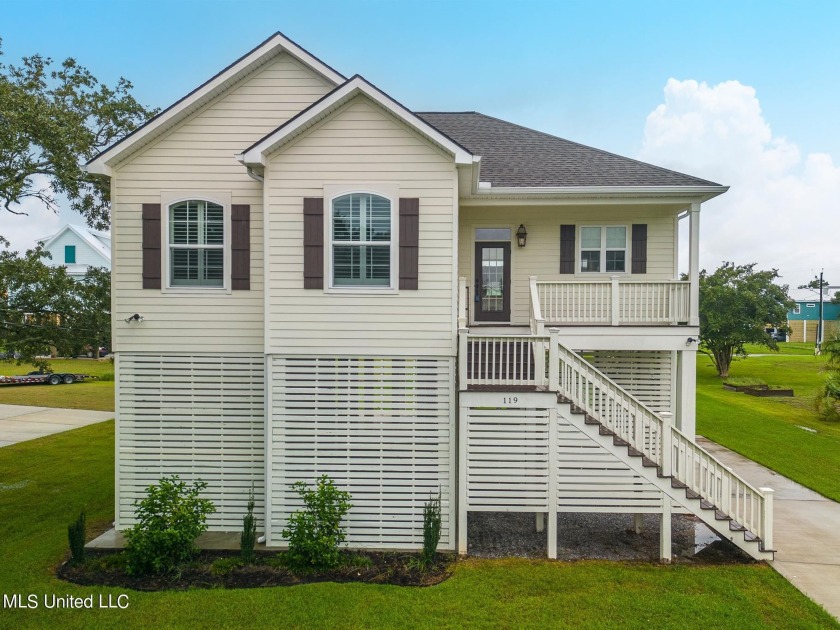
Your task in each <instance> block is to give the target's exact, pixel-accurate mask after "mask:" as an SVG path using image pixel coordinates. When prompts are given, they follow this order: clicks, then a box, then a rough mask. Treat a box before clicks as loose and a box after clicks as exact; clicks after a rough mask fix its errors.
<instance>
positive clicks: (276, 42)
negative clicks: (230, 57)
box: [82, 33, 345, 177]
mask: <svg viewBox="0 0 840 630" xmlns="http://www.w3.org/2000/svg"><path fill="white" fill-rule="evenodd" d="M284 51H285V52H286V53H288V54H290V55H291V56H292V57H294V58H295V59H297V60H298V61H300V62H301V63H303V64H304V65H306V66H308V67H309V68H311V69H312V70H314V71H315V72H317V73H318V74H320V75H321V76H323V77H324V78H326V79H327V80H329V81H330V82H332V83H333V84H334V85H339V84H340V83H342V82H344V81H345V78H344V77H343V76H342V75H341V74H339V73H338V72H336V71H335V70H333V69H332V68H330V67H329V66H327V65H326V64H324V63H323V62H322V61H319V60H318V59H316V58H315V57H313V56H312V55H311V54H309V53H308V52H306V51H305V50H304V49H303V48H301V47H300V46H298V45H297V44H295V43H294V42H292V41H291V40H289V39H287V38H286V37H284V36H283V35H281V34H280V33H275V34H274V35H273V36H272V37H271V38H269V39H268V40H267V41H266V42H265V43H264V44H262V45H260V46H258V47H257V48H255V49H254V50H252V51H251V52H250V53H248V54H247V55H246V56H245V57H243V58H242V59H240V60H239V61H237V62H236V63H234V64H233V65H232V66H230V67H229V68H227V69H226V70H224V71H222V72H220V73H219V74H217V75H216V76H214V77H212V78H211V79H209V80H208V81H206V82H205V83H203V84H202V85H200V86H199V87H198V88H196V89H195V90H194V91H193V92H191V93H190V94H188V95H187V96H185V97H184V98H183V99H181V100H180V101H177V102H176V103H175V104H173V105H171V106H170V107H169V108H168V109H165V110H164V111H163V112H161V113H160V114H158V115H157V116H156V117H155V118H152V119H151V120H150V121H149V122H147V123H146V124H145V125H143V126H142V127H140V128H139V129H138V130H137V131H136V132H134V134H133V135H131V136H127V137H126V138H125V139H124V141H118V142H116V143H115V144H112V145H111V146H110V147H108V148H107V149H105V150H104V151H103V152H102V153H100V154H99V155H98V156H96V158H94V159H93V160H92V161H91V162H90V163H88V164H86V165H84V166H83V167H82V168H83V169H84V170H85V171H86V172H88V173H91V174H94V175H104V176H106V177H111V176H112V170H111V167H110V165H109V163H112V162H113V161H114V160H116V159H117V158H119V156H120V155H123V154H125V153H127V152H129V151H130V149H131V147H133V146H134V145H136V144H137V143H139V142H141V141H142V140H143V139H144V138H145V137H146V136H148V135H149V134H151V133H153V132H154V131H156V130H158V129H160V128H161V127H164V126H165V125H167V124H168V123H170V122H173V121H174V120H176V119H177V118H178V117H179V116H181V115H182V114H183V112H184V111H185V110H188V109H190V108H191V107H192V106H193V105H195V104H196V103H197V102H199V101H201V100H202V99H204V98H206V97H208V96H212V95H213V93H214V92H215V91H216V90H218V89H219V88H220V87H221V86H223V85H224V84H225V83H227V82H229V81H231V80H237V79H238V78H239V77H240V76H244V75H245V74H247V73H248V72H249V71H250V70H251V69H253V68H254V67H255V66H257V65H259V64H261V63H263V62H264V61H266V60H267V59H268V58H271V57H273V56H275V55H277V54H279V53H280V52H284Z"/></svg>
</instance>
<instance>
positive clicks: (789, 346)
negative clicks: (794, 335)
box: [746, 341, 814, 356]
mask: <svg viewBox="0 0 840 630" xmlns="http://www.w3.org/2000/svg"><path fill="white" fill-rule="evenodd" d="M778 346H779V352H778V354H783V355H788V354H801V355H808V356H814V344H813V343H804V342H802V341H780V342H779V344H778ZM746 349H747V352H748V353H749V354H776V353H774V352H773V351H772V350H770V349H768V348H767V347H766V346H757V345H754V344H751V343H748V344H747V345H746Z"/></svg>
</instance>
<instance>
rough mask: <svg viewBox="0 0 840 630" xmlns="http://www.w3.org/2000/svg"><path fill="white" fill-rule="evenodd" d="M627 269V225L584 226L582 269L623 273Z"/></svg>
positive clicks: (581, 243) (581, 250) (581, 246)
mask: <svg viewBox="0 0 840 630" xmlns="http://www.w3.org/2000/svg"><path fill="white" fill-rule="evenodd" d="M626 270H627V226H624V225H622V226H607V227H602V226H582V227H581V228H580V271H581V272H583V273H592V272H595V273H597V272H608V273H623V272H625V271H626Z"/></svg>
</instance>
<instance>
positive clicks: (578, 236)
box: [575, 223, 631, 278]
mask: <svg viewBox="0 0 840 630" xmlns="http://www.w3.org/2000/svg"><path fill="white" fill-rule="evenodd" d="M587 227H598V228H601V247H599V248H598V249H599V251H600V252H601V255H600V257H601V263H600V264H601V269H602V271H583V270H582V269H581V268H580V266H581V261H582V260H583V255H582V254H583V229H582V228H587ZM612 227H620V228H624V271H606V269H607V228H612ZM575 248H576V251H577V255H576V258H575V276H580V277H583V278H592V277H600V276H625V275H630V272H629V271H628V268H629V267H630V256H631V252H630V226H629V225H622V224H617V223H616V224H606V223H578V224H577V227H576V228H575ZM587 249H588V248H587ZM611 249H613V250H616V248H615V247H613V248H611Z"/></svg>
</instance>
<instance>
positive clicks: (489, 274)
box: [473, 242, 510, 322]
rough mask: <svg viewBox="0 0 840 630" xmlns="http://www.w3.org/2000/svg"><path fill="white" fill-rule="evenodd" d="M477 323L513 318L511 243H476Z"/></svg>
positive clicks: (474, 300) (475, 302) (475, 298)
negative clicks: (511, 305)
mask: <svg viewBox="0 0 840 630" xmlns="http://www.w3.org/2000/svg"><path fill="white" fill-rule="evenodd" d="M474 296H475V297H474V298H473V304H475V316H474V319H475V321H477V322H509V321H510V243H509V242H508V243H476V244H475V294H474Z"/></svg>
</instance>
